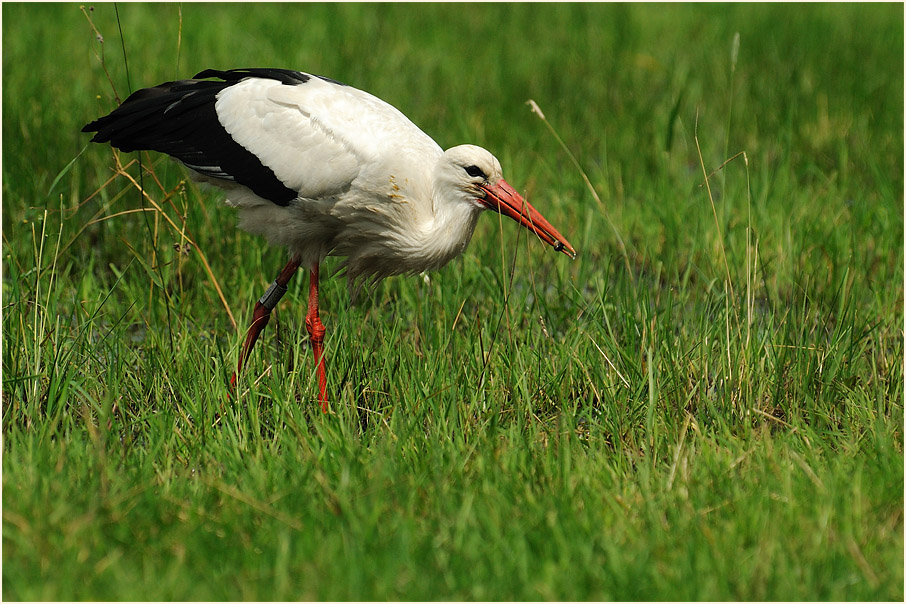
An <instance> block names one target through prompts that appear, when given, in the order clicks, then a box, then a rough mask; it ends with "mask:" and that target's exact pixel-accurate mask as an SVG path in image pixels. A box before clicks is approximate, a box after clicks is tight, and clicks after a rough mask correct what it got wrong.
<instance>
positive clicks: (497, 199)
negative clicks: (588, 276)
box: [478, 178, 576, 258]
mask: <svg viewBox="0 0 906 604" xmlns="http://www.w3.org/2000/svg"><path fill="white" fill-rule="evenodd" d="M481 189H482V190H483V191H484V192H485V193H486V194H487V195H486V196H485V198H484V199H479V200H478V201H479V202H480V203H482V204H483V205H484V206H485V207H486V208H488V209H489V210H494V211H495V212H500V213H501V214H503V215H504V216H509V217H510V218H512V219H513V220H515V221H516V222H518V223H519V224H521V225H522V226H524V227H525V228H527V229H528V230H530V231H531V232H533V233H534V234H536V235H537V236H538V237H539V238H540V239H541V241H544V242H545V243H547V244H548V245H552V246H554V249H555V250H557V251H558V252H563V253H564V254H566V255H567V256H569V257H570V258H575V257H576V250H575V249H574V248H573V246H571V245H570V244H569V241H567V240H566V239H565V238H564V237H563V235H561V234H560V233H559V232H557V229H555V228H554V227H553V226H551V223H549V222H548V221H547V219H546V218H545V217H544V216H542V215H541V212H539V211H538V210H536V209H535V208H533V207H532V206H531V204H529V202H527V201H526V200H524V199H523V198H522V195H520V194H519V193H517V192H516V191H515V190H514V189H513V187H511V186H510V185H509V183H507V181H505V180H503V179H502V178H501V179H500V180H498V181H497V184H495V185H484V186H482V187H481Z"/></svg>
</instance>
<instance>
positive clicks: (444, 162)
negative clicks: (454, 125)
mask: <svg viewBox="0 0 906 604" xmlns="http://www.w3.org/2000/svg"><path fill="white" fill-rule="evenodd" d="M437 178H438V181H439V184H441V186H443V187H444V188H446V189H447V190H448V191H449V190H452V192H454V195H455V197H457V198H459V199H461V200H462V201H464V202H466V203H471V204H474V205H475V206H476V207H477V208H478V209H480V210H494V211H495V212H499V213H501V214H503V215H504V216H508V217H509V218H512V219H513V220H515V221H516V222H518V223H519V224H521V225H522V226H524V227H525V228H526V229H528V230H529V231H531V232H532V233H534V234H535V235H537V236H538V238H539V239H541V240H542V241H544V242H545V243H547V244H549V245H552V246H554V249H556V250H557V251H558V252H563V253H564V254H566V255H567V256H569V257H570V258H575V257H576V250H575V249H574V248H573V246H571V245H570V244H569V242H568V241H567V240H566V239H565V238H564V237H563V235H561V234H560V233H559V232H558V231H557V229H555V228H554V227H553V226H552V225H551V223H549V222H548V221H547V219H546V218H544V216H542V215H541V212H539V211H538V210H536V209H535V208H533V207H532V206H531V204H529V202H527V201H526V200H525V199H523V198H522V196H521V195H520V194H519V193H517V192H516V190H515V189H513V187H511V186H510V185H509V183H507V182H506V181H505V180H504V179H503V173H502V172H501V170H500V162H499V161H497V158H496V157H494V156H493V155H491V153H490V152H489V151H487V150H485V149H482V148H481V147H476V146H475V145H459V146H457V147H451V148H450V149H447V151H446V152H444V154H443V157H442V158H441V160H440V163H439V164H438V174H437Z"/></svg>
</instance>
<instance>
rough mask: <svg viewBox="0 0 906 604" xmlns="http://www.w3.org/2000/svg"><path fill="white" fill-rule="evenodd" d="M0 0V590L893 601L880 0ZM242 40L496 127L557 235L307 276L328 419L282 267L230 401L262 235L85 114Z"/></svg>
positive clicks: (894, 327)
mask: <svg viewBox="0 0 906 604" xmlns="http://www.w3.org/2000/svg"><path fill="white" fill-rule="evenodd" d="M2 11H3V89H2V101H3V156H2V158H3V167H2V169H3V179H2V186H3V216H2V220H3V222H2V227H3V252H2V254H3V264H2V268H3V302H2V311H3V317H2V329H3V346H2V348H3V352H2V355H3V398H2V400H3V449H2V450H3V468H2V469H3V497H2V499H3V560H2V561H3V565H2V566H3V568H2V575H3V589H2V595H3V598H4V599H6V600H23V599H24V600H69V599H76V600H80V599H91V600H132V599H142V600H157V599H164V600H167V599H180V600H182V599H186V600H196V599H198V600H207V599H214V600H219V599H249V600H255V599H258V600H283V599H289V600H294V599H339V600H343V599H353V600H359V599H364V600H371V599H376V600H381V599H428V600H434V599H455V600H458V599H466V600H472V599H490V600H497V599H501V600H508V599H540V600H557V599H566V600H586V599H593V600H610V599H621V600H632V599H643V600H662V599H667V600H673V599H678V600H686V599H692V600H697V599H707V600H736V599H743V600H748V599H755V600H899V601H901V600H902V599H903V597H904V593H903V562H904V560H903V377H904V376H903V321H904V317H903V254H904V249H903V228H904V224H903V85H904V81H903V7H902V5H896V4H888V5H864V6H862V5H860V6H852V5H796V6H780V5H760V4H759V5H732V6H715V5H698V6H683V5H666V6H655V5H616V6H609V5H603V6H602V5H587V4H582V5H569V4H565V5H492V4H491V5H489V4H481V5H455V4H444V5H420V6H415V5H358V4H343V5H317V4H315V5H308V4H304V5H243V4H236V5H216V4H198V5H193V4H188V5H183V6H181V8H180V6H179V5H172V4H171V5H143V4H120V5H119V17H120V26H121V30H120V26H118V24H117V18H116V14H115V12H114V5H112V4H105V5H99V6H98V7H97V8H96V10H94V11H93V12H91V13H90V18H91V21H92V22H93V23H94V25H95V26H96V28H97V33H99V34H100V35H101V36H102V37H103V42H100V41H99V39H98V38H97V36H96V32H95V31H94V30H93V29H92V26H91V25H90V24H89V21H88V19H86V17H85V15H83V13H82V12H81V11H80V9H79V6H78V5H74V4H67V5H37V4H8V3H4V4H3V7H2ZM120 32H122V40H123V41H124V42H123V41H121V34H120ZM737 35H738V37H737ZM124 47H125V53H126V59H127V60H128V72H127V70H126V68H125V61H124V56H123V52H124ZM101 59H103V62H102V60H101ZM250 66H275V67H290V68H297V69H304V70H307V71H312V72H314V73H320V74H324V75H327V76H330V77H332V78H335V79H338V80H340V81H343V82H346V83H349V84H351V85H354V86H356V87H359V88H362V89H365V90H368V91H370V92H372V93H374V94H376V95H378V96H380V97H382V98H384V99H385V100H387V101H388V102H390V103H391V104H393V105H395V106H397V107H399V108H400V109H401V110H403V111H404V112H405V113H406V114H407V115H408V116H409V117H411V118H412V119H413V121H415V122H416V123H417V124H419V125H420V126H421V127H422V128H423V129H424V130H425V131H426V132H428V133H429V134H430V135H432V136H433V137H434V138H435V139H436V140H437V141H438V142H439V143H440V144H441V145H442V146H444V147H447V146H452V145H454V144H459V143H463V142H473V143H476V144H480V145H482V146H485V147H487V148H488V149H491V150H492V151H493V152H494V153H495V154H496V155H497V156H498V158H499V159H500V160H501V163H502V164H503V167H504V173H505V174H506V176H507V180H508V181H509V182H510V183H512V184H514V185H515V186H516V187H517V188H519V189H520V190H522V191H525V192H526V193H527V196H528V199H529V200H530V201H531V202H532V203H533V204H534V205H535V206H536V207H538V208H539V209H540V210H541V211H542V212H543V213H544V214H545V215H546V216H547V217H548V218H549V219H550V221H551V222H552V223H553V224H554V225H555V226H556V227H557V228H558V229H559V230H560V231H561V232H563V233H564V234H565V235H566V236H567V238H568V239H570V241H571V242H572V244H573V245H574V246H575V247H576V248H577V249H578V250H579V257H578V259H577V260H576V261H570V260H569V259H567V258H566V257H565V256H563V255H561V254H555V253H553V251H552V250H551V249H550V248H546V247H545V246H543V245H541V244H540V243H539V242H538V241H533V240H530V239H528V238H527V237H526V235H525V234H524V233H522V232H519V231H518V229H517V227H516V226H515V225H514V224H512V223H510V222H509V221H507V222H506V223H502V222H501V221H499V220H498V219H497V216H496V215H488V216H484V217H483V218H482V219H481V220H480V224H479V228H478V230H477V231H476V234H475V236H474V238H473V241H472V244H471V246H470V247H469V249H468V250H467V251H466V253H465V254H464V256H463V257H462V258H461V259H458V260H456V261H454V262H452V263H451V264H450V265H449V266H447V267H446V268H444V269H443V270H441V271H438V272H435V273H432V274H430V275H429V278H423V277H409V278H396V279H391V280H389V281H386V282H384V283H382V284H381V285H380V286H379V287H377V288H376V289H375V290H374V291H373V292H368V293H367V294H366V295H364V296H361V297H360V298H359V299H357V300H355V301H350V298H349V295H348V294H347V291H346V285H345V282H344V281H343V280H341V279H331V280H327V281H325V282H324V287H323V289H322V292H323V294H322V295H323V307H322V309H323V312H322V317H323V319H324V321H325V324H326V325H327V328H328V335H327V353H328V359H329V366H328V388H329V393H330V396H331V398H332V400H331V410H330V413H328V414H322V413H321V412H320V411H319V409H318V406H317V403H316V401H315V399H316V396H317V385H316V383H315V381H314V380H313V363H312V362H311V355H310V350H309V349H308V347H307V336H306V334H305V329H304V310H305V296H306V292H307V290H306V287H307V283H306V280H305V279H303V278H297V280H295V281H294V282H293V283H292V285H291V287H290V292H289V294H288V295H287V296H286V297H285V298H284V300H283V302H282V303H281V305H280V307H279V309H278V311H277V312H276V313H275V318H274V320H273V321H272V323H271V327H269V328H268V331H267V332H266V333H265V335H264V337H263V339H262V340H261V342H260V343H259V345H258V348H257V349H256V351H255V354H254V355H253V358H252V360H251V364H250V365H249V371H248V372H247V373H245V375H244V376H243V377H242V386H241V393H240V395H239V396H238V397H237V396H233V397H232V398H231V397H230V396H229V389H228V386H227V380H228V379H229V375H230V372H231V370H232V368H233V366H234V363H235V361H236V358H237V353H238V349H239V346H240V344H241V341H242V338H243V333H244V327H245V325H246V323H247V321H248V319H249V317H250V312H251V305H252V302H253V301H254V300H255V299H256V298H257V297H258V296H259V295H260V294H261V292H262V291H263V290H264V288H265V287H266V285H267V283H269V282H270V280H271V279H273V277H274V276H275V274H276V272H277V271H278V270H279V268H280V267H281V266H282V264H283V262H284V261H285V252H284V251H283V250H278V249H268V248H267V247H266V245H265V244H264V242H263V241H261V240H260V239H256V238H254V237H251V236H249V235H246V234H244V233H242V232H239V231H237V229H236V228H235V222H236V216H235V214H234V212H233V211H232V210H230V209H228V208H224V207H221V204H220V203H219V202H218V199H219V197H218V196H217V195H216V194H213V193H211V192H206V191H200V190H199V189H198V188H197V187H196V186H195V185H194V184H192V183H191V182H184V181H186V173H185V170H183V169H182V168H181V167H180V166H178V165H176V164H174V163H172V162H170V161H168V160H166V159H164V158H162V157H161V156H159V155H157V154H152V155H145V156H143V162H144V165H145V168H146V169H148V168H150V169H151V170H153V173H150V172H146V173H145V175H144V177H143V182H144V184H145V186H146V187H147V190H148V193H149V199H148V200H145V201H144V202H143V201H142V200H141V198H140V195H139V191H138V190H137V189H136V188H135V186H133V184H132V183H130V181H129V180H128V179H127V178H126V177H125V176H123V175H120V176H117V177H116V178H114V179H113V180H109V179H111V178H112V177H113V176H114V171H113V167H114V155H113V153H112V152H111V150H110V149H109V147H105V146H101V145H88V144H87V141H88V138H89V137H88V136H86V135H84V134H81V133H80V132H79V130H80V128H81V127H82V126H83V125H84V124H85V123H87V122H88V121H90V120H92V119H94V118H95V117H97V116H99V115H101V114H103V113H106V112H107V111H109V110H110V109H112V108H113V107H115V105H116V101H115V99H114V90H113V88H112V86H111V82H112V84H113V85H114V86H115V90H116V93H117V94H118V95H119V97H120V98H125V96H126V95H127V94H128V93H129V91H130V90H132V89H136V88H138V87H143V86H148V85H152V84H156V83H159V82H161V81H165V80H171V79H175V78H178V77H189V76H191V75H193V74H194V73H196V72H197V71H200V70H202V69H204V68H208V67H216V68H230V67H250ZM108 73H109V79H108V75H107V74H108ZM528 99H534V100H535V101H536V102H537V103H538V105H539V106H540V107H541V109H542V110H543V111H544V113H545V116H546V119H547V122H545V121H542V120H541V119H539V117H538V116H537V115H534V114H533V113H532V112H531V111H530V110H529V107H528V106H527V105H526V101H527V100H528ZM557 137H559V138H561V139H562V141H563V143H564V144H565V146H566V147H567V148H568V149H569V152H567V151H566V150H565V149H564V147H562V146H561V145H560V143H559V142H558V138H557ZM569 153H572V154H573V156H574V157H575V160H576V162H577V164H578V165H577V164H575V163H573V160H572V158H571V156H570V154H569ZM739 153H742V155H738V154H739ZM134 157H135V154H129V155H127V154H123V155H121V156H120V157H119V158H120V160H121V161H122V162H123V163H126V162H128V161H130V160H132V159H134ZM731 158H734V159H733V160H732V161H730V162H729V163H727V164H726V165H725V166H724V167H723V169H721V170H719V171H716V170H717V169H718V168H719V167H721V166H722V165H723V164H724V162H725V161H726V160H729V159H731ZM70 162H73V163H72V164H71V165H70ZM67 166H68V168H67ZM580 167H581V169H580ZM126 171H127V172H128V174H130V175H131V176H132V177H133V178H138V176H139V170H138V167H137V165H133V166H130V167H129V168H128V169H127V170H126ZM583 171H584V173H585V174H586V175H587V178H588V181H587V182H586V181H585V180H584V178H583ZM715 171H716V172H715ZM712 172H714V173H713V174H711V173H712ZM706 173H708V174H711V175H710V177H709V178H708V180H707V186H703V184H704V183H705V174H706ZM155 179H159V182H158V181H156V180H155ZM156 207H159V208H160V211H158V210H157V209H155V208H156ZM188 242H191V245H189V246H188V247H187V245H186V244H187V243H188ZM336 266H337V263H336V262H334V263H333V264H329V265H328V268H329V267H336ZM221 293H222V297H221ZM234 321H235V323H234Z"/></svg>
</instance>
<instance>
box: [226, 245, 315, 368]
mask: <svg viewBox="0 0 906 604" xmlns="http://www.w3.org/2000/svg"><path fill="white" fill-rule="evenodd" d="M299 263H300V260H299V259H298V258H292V259H291V260H290V261H289V262H287V263H286V266H284V267H283V270H282V271H280V274H279V275H277V278H276V279H275V280H274V282H273V283H271V286H270V287H268V288H267V291H266V292H264V295H263V296H261V299H259V300H258V301H257V302H256V303H255V310H254V312H253V313H252V324H251V325H249V329H248V332H247V333H246V335H245V343H244V344H243V345H242V351H241V352H240V353H239V364H238V365H237V366H236V371H235V372H234V373H233V376H232V377H231V378H230V385H231V386H235V385H236V378H237V377H238V375H239V373H241V372H242V364H243V363H244V362H245V360H246V359H248V357H249V354H251V352H252V348H253V347H254V346H255V342H257V341H258V336H260V335H261V332H262V331H264V328H265V327H266V326H267V324H268V322H269V321H270V320H271V311H272V310H273V309H274V307H275V306H276V305H277V302H278V301H279V300H280V298H282V297H283V294H285V293H286V284H287V283H289V280H290V279H291V278H292V276H293V275H295V274H296V271H297V270H298V268H299Z"/></svg>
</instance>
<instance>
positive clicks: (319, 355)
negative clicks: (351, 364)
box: [305, 263, 327, 413]
mask: <svg viewBox="0 0 906 604" xmlns="http://www.w3.org/2000/svg"><path fill="white" fill-rule="evenodd" d="M305 327H307V328H308V335H309V336H310V337H311V349H312V352H314V355H315V365H317V367H318V400H319V401H321V411H323V412H324V413H327V372H326V370H325V369H324V332H325V331H326V330H325V329H324V324H323V323H321V317H320V315H319V314H318V264H317V263H315V264H314V265H312V267H311V280H310V281H309V286H308V315H307V316H306V317H305Z"/></svg>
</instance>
